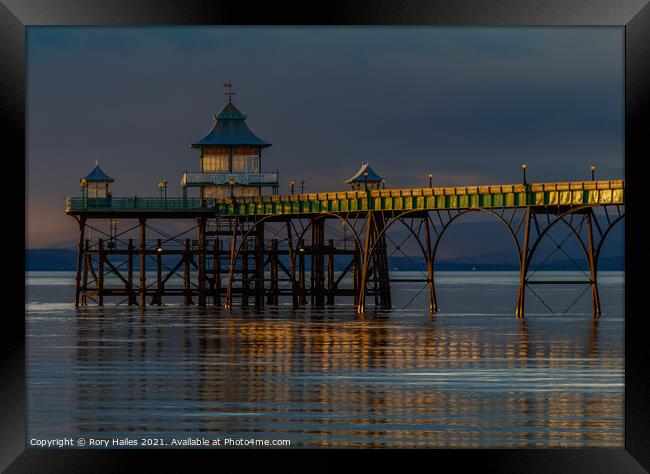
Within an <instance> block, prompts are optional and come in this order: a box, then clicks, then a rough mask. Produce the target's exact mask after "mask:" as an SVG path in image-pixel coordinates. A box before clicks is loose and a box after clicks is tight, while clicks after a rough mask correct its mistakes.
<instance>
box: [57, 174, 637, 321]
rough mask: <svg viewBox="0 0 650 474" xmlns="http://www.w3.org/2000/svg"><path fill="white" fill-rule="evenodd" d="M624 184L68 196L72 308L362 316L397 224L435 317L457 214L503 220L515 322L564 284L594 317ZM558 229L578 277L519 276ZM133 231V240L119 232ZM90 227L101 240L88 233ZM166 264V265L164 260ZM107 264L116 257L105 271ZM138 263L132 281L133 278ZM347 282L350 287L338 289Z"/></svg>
mask: <svg viewBox="0 0 650 474" xmlns="http://www.w3.org/2000/svg"><path fill="white" fill-rule="evenodd" d="M624 187H625V186H624V181H622V180H612V181H605V180H599V181H579V182H558V183H532V184H526V185H524V184H510V185H492V186H465V187H433V188H412V189H372V190H368V191H366V190H354V191H344V192H333V193H305V194H292V195H269V196H251V197H239V198H235V197H233V198H182V197H181V198H166V197H163V198H159V197H148V198H140V197H137V198H121V197H99V198H97V197H96V198H89V197H81V198H76V197H71V198H68V199H67V201H66V213H67V214H68V215H70V216H73V217H74V218H75V219H76V220H77V222H78V224H79V258H78V261H77V276H76V281H77V285H76V297H75V303H76V305H77V306H83V305H87V304H88V303H89V301H93V302H95V303H96V304H98V305H103V304H104V298H105V297H109V296H118V297H122V298H124V299H125V300H126V301H125V303H126V304H129V305H135V304H139V305H140V306H141V307H146V306H147V305H150V304H153V305H160V304H163V301H164V298H165V297H168V296H180V297H182V298H183V301H184V303H185V304H188V305H189V304H198V305H201V306H205V305H216V306H222V307H224V308H231V307H233V306H234V305H240V306H243V307H246V306H249V305H250V306H254V307H255V308H262V307H264V306H265V305H277V304H279V302H280V300H281V299H282V298H288V299H289V300H290V301H291V302H292V304H293V306H294V307H295V308H298V307H300V306H304V305H307V304H309V305H312V306H315V307H322V306H325V305H333V304H336V302H337V300H338V299H339V298H340V297H351V298H352V300H353V305H354V308H355V310H356V311H357V312H358V313H364V312H365V311H366V307H367V301H368V299H369V298H374V301H375V305H376V306H377V307H379V308H390V307H391V298H390V284H391V282H394V281H400V280H399V279H397V280H393V279H391V275H390V273H391V272H390V271H389V268H388V260H387V259H388V255H387V251H386V249H387V244H386V237H387V232H388V230H389V229H390V228H391V227H393V226H403V227H404V228H406V229H407V230H408V232H409V234H410V235H411V236H412V237H413V238H415V239H416V241H417V243H418V247H419V248H420V250H421V254H422V257H424V261H425V262H426V272H427V278H425V279H423V280H422V281H423V282H425V283H426V284H427V286H428V288H427V290H428V298H429V311H430V313H431V314H433V313H436V312H437V311H438V303H437V299H436V292H435V274H434V265H435V261H436V251H437V248H438V244H439V243H440V239H441V238H442V236H443V235H444V233H445V231H446V230H447V229H448V228H449V226H450V225H451V224H452V223H453V222H454V221H455V220H456V219H457V218H458V217H460V216H461V215H463V214H466V213H469V212H483V213H488V214H490V215H491V216H492V217H494V218H495V219H496V220H497V221H498V222H500V223H502V224H503V225H504V227H505V228H506V229H507V231H508V233H509V234H510V235H511V237H512V244H513V246H514V248H515V250H516V252H517V254H518V255H519V262H520V284H519V295H518V299H517V302H516V305H515V311H514V313H515V315H516V316H517V317H524V314H525V298H526V289H527V288H532V285H539V284H567V283H568V284H577V283H584V284H586V285H588V286H589V287H590V289H591V295H592V309H593V315H594V317H599V316H600V314H601V310H600V298H599V294H598V258H599V256H600V253H601V249H602V247H603V244H604V242H605V239H606V237H607V235H608V234H609V232H610V230H611V229H612V228H613V227H614V226H615V225H616V224H617V223H618V222H620V221H621V220H622V219H623V218H624V216H625V212H624V211H625V200H624ZM596 210H600V211H601V212H595V211H596ZM115 219H119V220H120V222H123V221H128V220H133V225H132V226H129V227H128V229H127V230H124V231H122V232H121V233H116V232H115V233H113V234H111V232H110V231H109V232H107V231H106V229H107V228H109V227H110V223H111V222H112V221H113V220H115ZM166 220H181V221H186V222H187V229H186V230H185V231H184V232H182V233H181V234H179V235H171V234H169V233H168V232H166V231H164V230H163V229H161V228H160V227H161V226H162V227H164V222H165V221H166ZM333 221H335V222H338V223H340V229H342V230H340V231H339V232H337V233H336V235H331V236H330V235H327V233H326V232H325V229H326V226H325V223H330V224H331V223H332V222H333ZM161 223H162V224H161ZM558 225H559V226H564V227H566V228H567V229H568V230H569V231H570V232H571V234H572V236H573V238H575V239H577V240H578V242H579V243H580V246H581V248H582V249H583V250H584V252H585V257H586V258H587V262H588V264H589V273H588V278H585V279H584V280H576V281H573V280H572V281H564V280H563V281H543V280H534V279H531V278H529V271H530V269H529V264H530V262H531V259H532V257H533V256H534V255H535V252H536V250H537V249H538V246H539V244H540V242H541V240H542V239H543V238H544V237H545V236H548V232H549V230H550V229H551V228H552V227H554V226H558ZM329 227H331V226H327V228H329ZM134 229H136V230H137V231H138V233H139V238H137V239H125V238H123V237H122V235H124V234H126V233H128V232H129V231H133V230H134ZM89 230H93V231H94V232H95V234H97V235H99V236H102V237H101V238H97V239H94V240H90V239H88V238H86V233H87V232H88V231H89ZM343 231H345V233H346V236H345V237H344V238H342V236H341V233H342V232H343ZM154 237H155V238H154ZM557 244H558V246H559V247H561V244H562V243H561V242H558V243H557ZM164 257H168V258H166V259H165V260H166V261H167V260H168V259H169V257H172V258H174V259H176V263H175V264H174V265H172V266H171V267H170V266H169V265H163V258H164ZM341 257H342V258H345V259H347V261H348V263H347V265H346V266H345V268H344V269H343V271H340V270H339V271H338V272H337V271H335V268H334V259H335V258H339V259H340V258H341ZM115 259H119V260H120V262H119V263H115V264H114V263H113V262H114V261H115ZM136 260H137V262H138V263H139V265H138V273H139V275H138V277H137V279H134V262H135V261H136ZM306 262H308V263H309V274H310V276H309V278H306V277H305V275H306V273H307V271H306V270H307V268H306V267H307V265H306ZM147 270H149V271H154V270H155V272H156V279H155V280H154V281H153V282H148V281H147V276H146V272H147ZM110 273H112V274H114V275H115V276H117V277H118V280H119V281H120V282H121V283H122V285H121V286H120V287H119V288H113V287H111V288H109V287H107V286H105V279H106V276H107V275H108V274H110ZM174 275H179V276H180V277H181V278H182V280H183V288H181V289H178V288H167V287H166V284H167V282H168V281H169V280H170V279H171V278H172V276H174ZM346 276H348V277H351V281H352V285H351V286H350V287H344V285H342V281H343V280H344V278H345V277H346ZM283 282H284V283H285V285H284V286H283V285H281V283H283ZM287 285H288V288H286V287H287Z"/></svg>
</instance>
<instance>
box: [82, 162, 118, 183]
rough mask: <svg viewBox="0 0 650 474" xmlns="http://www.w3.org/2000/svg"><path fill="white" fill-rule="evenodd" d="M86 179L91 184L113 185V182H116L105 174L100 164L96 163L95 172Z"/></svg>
mask: <svg viewBox="0 0 650 474" xmlns="http://www.w3.org/2000/svg"><path fill="white" fill-rule="evenodd" d="M84 179H85V180H86V181H89V182H90V181H94V182H97V181H105V182H108V183H112V182H113V181H115V180H114V179H113V178H111V177H110V176H108V175H107V174H106V173H104V171H103V170H102V169H101V168H100V167H99V163H95V167H94V168H93V170H92V171H91V172H90V173H88V176H86V177H85V178H84Z"/></svg>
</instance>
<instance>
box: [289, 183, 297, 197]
mask: <svg viewBox="0 0 650 474" xmlns="http://www.w3.org/2000/svg"><path fill="white" fill-rule="evenodd" d="M295 184H296V182H295V181H293V180H292V181H289V189H290V192H289V194H291V195H293V187H294V186H295Z"/></svg>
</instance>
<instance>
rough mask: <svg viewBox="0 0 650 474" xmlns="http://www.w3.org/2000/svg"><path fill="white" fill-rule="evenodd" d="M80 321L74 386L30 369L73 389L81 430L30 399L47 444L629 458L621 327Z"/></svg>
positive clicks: (283, 318) (160, 316) (182, 313)
mask: <svg viewBox="0 0 650 474" xmlns="http://www.w3.org/2000/svg"><path fill="white" fill-rule="evenodd" d="M66 321H72V322H73V324H72V326H71V327H74V333H72V334H68V335H65V337H64V336H61V337H62V338H63V340H65V342H66V344H68V346H65V344H64V345H63V346H62V345H61V341H60V340H57V339H56V338H54V340H53V343H56V344H59V346H58V347H59V348H62V347H64V346H65V347H67V348H68V350H67V352H66V350H65V348H63V349H61V351H63V353H65V354H66V355H65V356H64V355H61V354H59V356H60V357H62V360H61V361H59V364H60V365H61V366H63V367H65V370H62V373H61V374H59V375H57V374H54V373H46V372H45V370H46V369H45V367H44V366H40V365H39V363H38V361H39V360H41V359H44V358H45V354H50V355H49V357H52V355H51V354H52V347H49V349H48V344H47V343H44V344H43V345H42V346H39V347H38V349H36V350H34V351H33V352H32V354H31V355H30V357H31V358H32V359H34V360H35V361H36V362H34V363H32V364H31V367H32V376H33V377H34V378H36V379H39V377H40V378H41V379H42V381H47V380H49V379H51V378H56V377H59V378H58V379H57V380H58V382H59V385H58V386H54V385H53V387H54V388H52V390H54V392H56V391H57V390H63V388H64V387H65V389H66V390H67V392H66V394H67V395H66V396H63V395H62V396H61V402H60V403H61V407H60V409H61V413H66V414H67V417H66V415H63V414H55V413H53V412H52V410H47V409H45V408H42V407H41V406H40V405H39V403H41V402H39V397H41V396H42V397H44V396H45V393H44V392H37V391H36V390H32V391H31V395H30V400H31V404H32V406H33V407H36V408H35V409H34V410H33V416H32V418H31V421H30V425H31V426H38V431H39V432H40V433H43V432H47V431H48V430H53V431H54V430H56V429H59V430H60V429H62V428H61V427H62V426H64V427H66V429H69V430H73V431H76V432H83V433H92V432H96V433H124V432H137V433H143V432H146V433H148V434H150V435H154V436H155V435H156V434H157V433H158V434H161V435H169V434H171V433H179V432H187V433H204V434H212V435H215V436H216V435H218V434H221V435H246V436H256V437H267V438H269V437H270V438H286V439H290V440H291V441H292V445H293V446H321V447H370V446H372V447H383V446H387V447H411V446H414V447H415V446H421V447H549V446H558V447H560V446H566V447H576V446H617V447H620V446H622V443H623V409H622V403H623V385H622V384H623V363H622V344H621V340H620V339H618V338H617V337H620V336H621V335H620V334H619V336H616V332H617V331H618V332H619V333H620V332H621V328H622V324H620V323H614V322H607V321H601V322H600V323H593V322H592V321H591V320H590V319H589V318H585V317H579V318H574V319H573V320H563V321H558V320H553V319H552V318H551V319H548V318H547V319H543V318H541V319H538V320H535V319H530V320H529V321H527V322H520V321H517V320H515V319H514V318H511V317H508V316H490V317H485V316H465V317H461V316H444V315H441V316H439V317H436V318H434V319H432V320H429V319H427V318H426V317H425V316H423V315H422V314H418V313H390V314H377V315H369V316H368V317H367V318H366V319H365V320H357V319H356V318H355V317H354V315H351V314H349V313H348V312H347V311H344V310H340V309H339V310H337V311H335V312H327V311H324V312H320V313H317V312H298V313H293V312H291V311H285V312H283V311H275V312H272V311H269V312H267V313H265V315H264V316H261V315H258V314H255V313H248V314H230V313H227V312H223V311H222V312H218V311H216V312H212V311H209V310H208V311H204V312H202V311H198V310H196V309H194V310H191V311H188V310H183V309H179V308H176V309H167V310H166V311H161V312H158V311H156V310H151V311H147V312H146V313H144V314H143V313H140V312H139V311H138V310H127V309H119V310H118V309H108V308H107V309H105V310H103V311H101V310H92V311H87V312H84V313H81V314H79V315H77V316H74V317H72V318H69V319H68V320H66ZM616 324H618V326H617V325H616ZM612 325H613V326H612ZM599 326H600V327H599ZM603 326H605V327H604V328H603ZM619 326H620V327H619ZM612 327H613V328H614V330H612ZM61 351H60V352H61ZM50 362H51V361H50ZM39 371H43V372H39ZM44 386H47V383H45V384H44ZM49 395H50V399H51V396H52V392H50V394H49ZM66 397H67V398H66ZM69 405H72V406H69ZM70 414H72V416H70Z"/></svg>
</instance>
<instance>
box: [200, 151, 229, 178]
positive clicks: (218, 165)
mask: <svg viewBox="0 0 650 474" xmlns="http://www.w3.org/2000/svg"><path fill="white" fill-rule="evenodd" d="M202 169H203V172H204V173H225V172H226V173H227V172H228V155H205V154H204V155H203V164H202Z"/></svg>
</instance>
